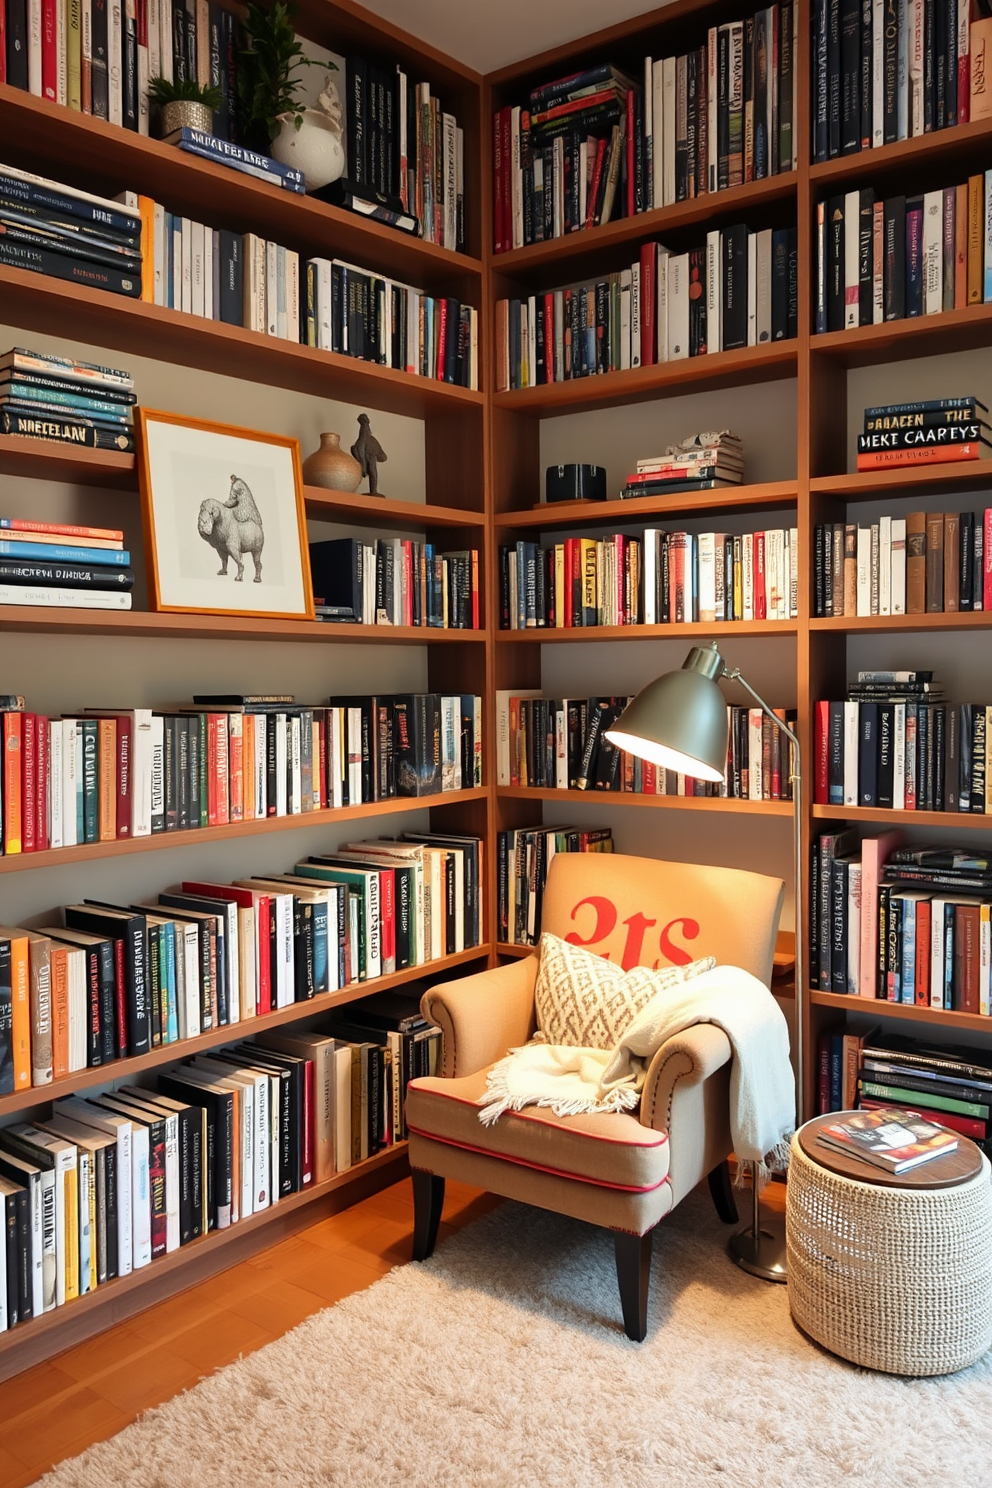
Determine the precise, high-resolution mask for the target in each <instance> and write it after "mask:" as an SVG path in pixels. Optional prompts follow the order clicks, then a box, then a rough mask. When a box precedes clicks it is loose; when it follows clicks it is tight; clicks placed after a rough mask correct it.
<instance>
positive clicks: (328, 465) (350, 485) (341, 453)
mask: <svg viewBox="0 0 992 1488" xmlns="http://www.w3.org/2000/svg"><path fill="white" fill-rule="evenodd" d="M303 481H304V484H305V485H308V486H323V488H324V489H325V490H326V491H357V490H358V487H359V486H360V485H361V483H362V467H361V465H359V463H358V461H357V460H356V459H355V457H354V455H352V454H349V452H348V451H347V450H345V449H342V448H341V435H340V434H321V436H320V449H317V450H314V452H313V454H312V455H308V456H307V458H306V459H305V460H304V461H303Z"/></svg>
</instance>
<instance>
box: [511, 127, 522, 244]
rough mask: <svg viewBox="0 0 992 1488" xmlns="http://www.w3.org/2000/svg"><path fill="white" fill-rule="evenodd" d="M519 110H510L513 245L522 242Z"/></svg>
mask: <svg viewBox="0 0 992 1488" xmlns="http://www.w3.org/2000/svg"><path fill="white" fill-rule="evenodd" d="M520 148H521V140H520V110H519V108H514V109H511V111H510V220H511V222H512V224H513V246H514V248H522V247H523V244H524V196H523V169H522V167H521V162H520Z"/></svg>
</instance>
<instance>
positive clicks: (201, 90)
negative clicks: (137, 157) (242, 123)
mask: <svg viewBox="0 0 992 1488" xmlns="http://www.w3.org/2000/svg"><path fill="white" fill-rule="evenodd" d="M148 101H149V103H154V104H157V105H158V107H159V109H160V110H161V113H160V116H159V126H160V127H159V134H160V135H166V134H171V133H172V132H173V130H175V129H199V130H202V131H203V133H204V134H212V133H213V124H214V114H215V113H216V112H217V110H218V109H219V108H221V107H222V106H223V103H224V96H223V94H222V93H221V90H220V89H219V88H217V87H214V86H213V85H212V84H207V85H206V86H205V87H204V86H202V85H201V84H200V83H198V82H197V80H196V78H183V79H182V81H181V82H172V81H171V80H170V79H169V78H164V77H156V78H152V80H151V82H150V83H149V84H148Z"/></svg>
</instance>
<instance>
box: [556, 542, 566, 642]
mask: <svg viewBox="0 0 992 1488" xmlns="http://www.w3.org/2000/svg"><path fill="white" fill-rule="evenodd" d="M564 624H565V544H564V543H555V629H556V630H561V629H562V628H563V627H564Z"/></svg>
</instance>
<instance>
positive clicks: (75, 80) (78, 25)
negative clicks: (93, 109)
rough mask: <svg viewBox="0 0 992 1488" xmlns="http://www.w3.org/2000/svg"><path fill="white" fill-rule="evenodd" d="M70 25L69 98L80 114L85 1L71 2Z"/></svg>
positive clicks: (68, 31) (69, 7)
mask: <svg viewBox="0 0 992 1488" xmlns="http://www.w3.org/2000/svg"><path fill="white" fill-rule="evenodd" d="M68 12H69V25H68V30H67V34H66V67H67V84H66V86H67V98H66V101H67V103H68V105H69V107H70V108H71V109H75V110H76V113H77V114H78V113H80V112H81V111H82V107H83V94H82V51H83V44H82V43H83V0H69V5H68Z"/></svg>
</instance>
